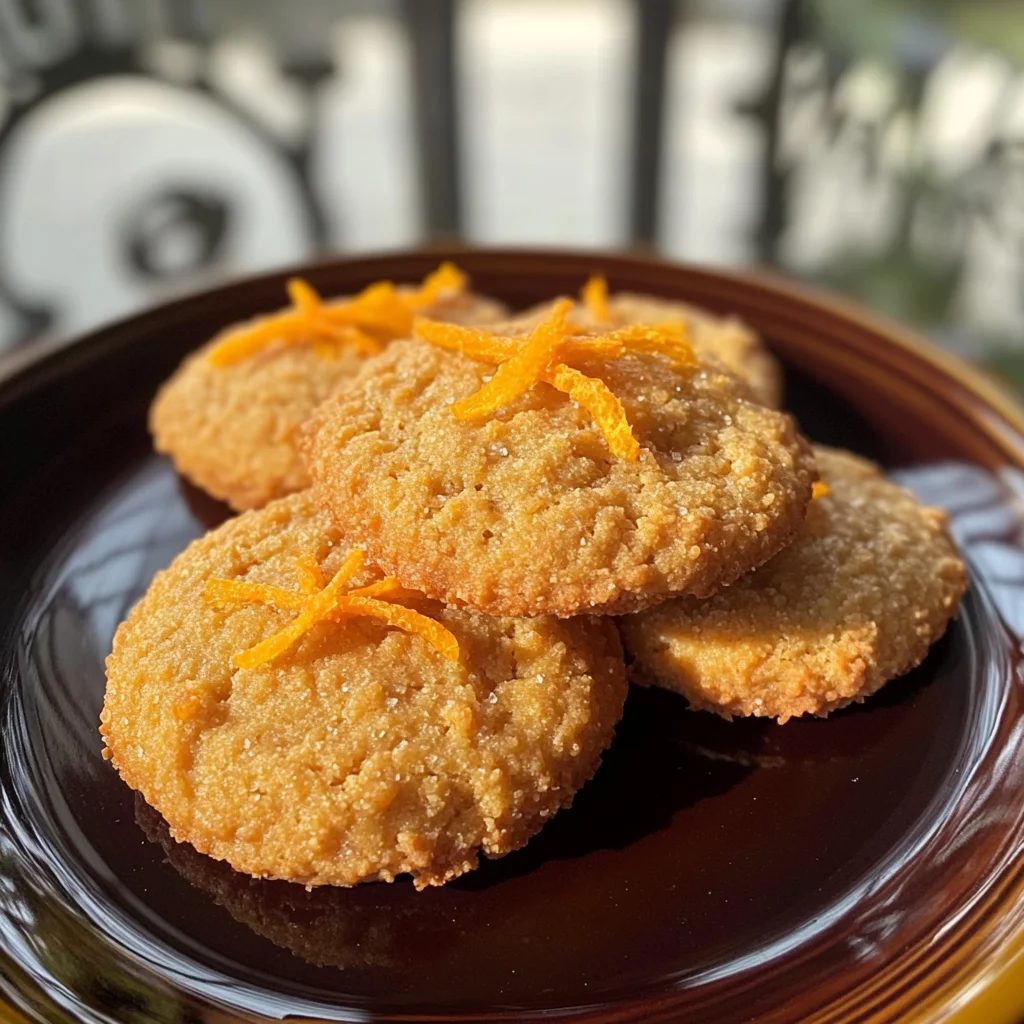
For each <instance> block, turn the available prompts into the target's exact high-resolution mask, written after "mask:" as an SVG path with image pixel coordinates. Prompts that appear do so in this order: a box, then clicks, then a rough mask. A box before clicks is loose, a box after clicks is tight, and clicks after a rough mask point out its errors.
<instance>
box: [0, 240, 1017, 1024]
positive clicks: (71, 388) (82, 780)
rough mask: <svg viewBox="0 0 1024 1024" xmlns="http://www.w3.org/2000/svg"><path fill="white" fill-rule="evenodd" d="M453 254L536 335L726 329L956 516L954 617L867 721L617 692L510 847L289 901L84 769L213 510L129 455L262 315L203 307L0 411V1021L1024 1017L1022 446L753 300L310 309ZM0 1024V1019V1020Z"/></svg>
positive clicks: (285, 893) (97, 341)
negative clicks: (415, 289)
mask: <svg viewBox="0 0 1024 1024" xmlns="http://www.w3.org/2000/svg"><path fill="white" fill-rule="evenodd" d="M448 255H453V256H454V258H455V259H456V260H457V261H458V262H459V263H460V264H461V265H462V266H463V267H465V269H466V270H468V271H469V272H470V273H471V274H472V275H473V278H474V283H475V285H476V287H478V288H479V289H480V290H481V291H483V292H485V293H489V294H493V295H497V296H499V297H501V298H504V299H506V300H507V301H509V302H510V303H511V304H512V305H514V306H519V305H525V304H527V303H531V302H534V301H537V300H540V299H543V298H546V297H550V296H551V295H554V294H556V293H559V292H574V291H575V290H577V289H578V288H579V286H580V285H581V283H582V282H583V280H584V279H585V278H586V276H587V275H588V274H589V273H590V272H591V271H592V270H595V269H603V270H604V271H605V272H606V273H607V274H608V276H609V278H610V282H611V285H612V286H613V287H614V288H630V289H634V290H640V291H649V292H652V293H655V294H660V295H665V296H670V297H680V298H685V299H688V300H692V301H695V302H698V303H702V304H706V305H708V306H710V307H712V308H716V309H719V310H722V311H731V312H736V313H738V314H739V315H741V316H742V317H744V318H745V319H746V320H748V321H749V322H750V323H752V324H753V325H754V326H756V327H757V328H759V329H760V330H761V331H762V332H763V333H764V334H765V336H766V338H767V339H768V340H769V342H770V344H771V345H772V347H773V348H774V350H775V351H776V352H777V354H778V355H779V356H780V357H781V358H782V360H783V361H784V363H785V365H786V371H787V390H788V400H787V404H788V406H789V407H790V408H791V409H792V410H793V411H794V412H795V413H796V414H797V416H798V417H799V419H800V421H801V423H802V426H803V428H804V429H805V431H806V432H807V433H808V434H809V435H810V436H811V437H813V438H814V439H816V440H819V441H823V442H828V443H832V444H838V445H842V446H845V447H849V448H852V449H854V450H856V451H859V452H861V453H863V454H865V455H868V456H871V457H873V458H876V459H879V460H880V461H882V462H883V463H884V464H885V465H886V466H888V467H890V468H891V469H893V470H894V471H897V472H898V474H899V475H900V476H901V478H902V479H903V480H904V481H905V482H906V483H907V484H908V485H909V486H911V487H913V488H914V489H915V490H916V491H917V492H918V493H919V494H921V495H922V496H923V497H924V498H925V499H927V500H928V501H931V502H934V503H936V504H940V505H943V506H944V507H946V508H947V509H948V510H949V511H950V513H951V516H952V525H953V529H954V531H955V533H956V536H957V538H958V540H959V542H960V544H961V546H962V547H963V548H964V550H965V553H966V555H967V556H968V558H969V560H970V563H971V572H972V587H971V591H970V593H969V595H968V597H967V599H966V601H965V604H964V607H963V610H962V612H961V614H960V616H959V618H958V619H957V621H956V622H955V623H954V624H953V626H952V627H951V629H950V631H949V633H948V634H947V636H946V637H945V638H944V639H943V640H942V641H941V642H940V643H939V644H938V645H937V646H936V647H935V649H934V650H933V651H932V653H931V655H930V656H929V658H928V660H927V661H926V662H925V664H924V665H922V666H921V667H920V668H919V669H918V670H916V671H915V672H913V673H912V674H910V675H909V676H907V677H905V678H904V679H901V680H898V681H896V682H894V683H892V684H890V685H889V686H888V687H886V689H885V690H884V691H883V692H882V693H881V694H880V695H879V696H878V697H876V698H875V699H873V700H872V701H870V702H869V703H868V704H867V705H866V706H862V707H858V708H855V709H851V710H847V711H844V712H841V713H839V714H836V715H834V716H833V717H832V718H830V719H828V720H826V721H797V722H790V723H789V724H787V725H785V726H781V727H780V726H777V725H774V724H767V723H764V722H756V721H745V722H735V723H731V724H730V723H725V722H722V721H720V720H718V719H716V718H714V717H712V716H710V715H706V714H695V713H692V712H689V711H687V710H686V709H685V705H684V702H683V701H682V700H681V699H678V698H676V697H674V696H673V695H670V694H667V693H662V692H658V691H642V690H634V692H632V693H631V695H630V698H629V701H628V704H627V708H626V714H625V718H624V720H623V722H622V724H621V726H620V727H619V732H618V738H617V740H616V743H615V745H614V746H613V748H612V750H611V751H610V752H609V753H608V755H607V756H606V758H605V763H604V765H603V766H602V768H601V770H600V772H599V774H598V776H597V777H596V778H595V779H594V780H593V782H591V783H590V784H589V785H588V786H587V787H585V789H584V790H583V791H582V792H581V793H580V795H579V796H578V798H577V801H576V804H575V805H574V807H573V808H572V809H571V810H570V811H568V812H564V813H563V814H561V815H560V816H559V817H558V818H556V819H555V820H554V821H553V822H552V823H551V824H549V825H548V826H547V827H546V828H545V830H544V831H543V832H542V833H541V835H540V836H539V837H537V838H536V839H535V840H534V841H533V842H531V843H530V845H529V846H528V847H527V848H526V849H525V850H522V851H520V852H518V853H516V854H513V855H511V856H509V857H506V858H504V859H503V860H500V861H493V862H488V863H485V864H484V865H483V867H482V868H481V869H480V870H479V871H477V872H475V873H473V874H471V875H469V876H466V877H465V878H463V879H461V880H459V881H457V882H455V883H454V884H451V885H449V886H446V887H445V888H443V889H434V890H430V891H427V892H424V893H416V892H414V891H413V889H412V887H411V885H409V884H403V883H398V884H395V885H392V886H386V885H366V886H362V887H359V888H357V889H354V890H317V891H314V892H309V893H307V892H306V891H305V890H304V889H302V888H301V887H299V886H293V885H289V884H287V883H275V882H261V881H255V880H253V879H250V878H247V877H245V876H241V875H237V874H235V873H234V872H232V871H231V870H230V869H229V868H227V867H226V866H225V865H224V864H221V863H217V862H215V861H212V860H210V859H208V858H206V857H204V856H202V855H200V854H198V853H196V852H195V851H194V850H192V849H191V848H190V847H188V846H184V845H179V844H176V843H174V842H173V841H172V840H170V839H169V837H168V835H167V831H166V826H165V825H164V823H163V822H162V820H161V819H160V817H159V816H158V815H157V814H155V812H153V811H152V810H151V809H150V808H149V807H147V806H146V805H145V804H144V803H143V802H142V801H141V800H139V799H137V798H136V797H135V796H134V794H133V793H132V792H131V791H130V790H128V789H127V788H126V787H125V786H124V785H123V784H122V783H121V782H120V781H119V780H118V778H117V776H116V774H115V773H114V772H113V771H112V770H111V768H110V767H109V766H108V765H107V764H105V763H104V762H103V761H102V760H101V758H100V748H101V744H100V740H99V736H98V734H97V731H96V729H97V716H98V714H99V710H100V707H101V704H102V698H103V686H104V674H103V659H104V657H105V656H106V654H107V652H108V651H109V649H110V642H111V638H112V635H113V632H114V629H115V628H116V626H117V624H118V622H119V621H120V620H121V619H122V618H123V617H124V616H125V614H126V613H127V611H128V609H129V608H130V607H131V605H132V603H133V602H134V601H135V600H137V599H138V597H139V596H140V595H141V594H142V593H143V591H144V590H145V589H146V587H147V586H148V584H149V581H150V579H151V578H152V576H153V574H154V572H155V571H156V570H157V569H159V568H161V567H163V566H165V565H166V564H168V562H169V561H170V560H171V559H172V558H173V556H174V555H175V554H176V553H177V552H179V551H180V550H181V549H182V548H183V547H184V546H185V545H186V544H187V543H188V542H189V541H190V540H191V539H192V538H193V537H196V536H198V535H199V534H200V533H202V532H203V531H204V530H205V529H208V528H209V527H211V526H213V525H216V523H218V522H219V521H221V520H222V519H223V518H224V516H225V514H226V510H225V509H224V508H223V507H222V506H219V505H217V504H216V503H214V502H212V501H210V500H209V499H207V498H205V497H204V496H203V495H202V494H200V493H199V492H197V491H195V490H194V489H192V488H190V487H188V486H187V485H184V484H183V483H182V482H180V481H179V480H178V479H177V477H176V476H175V475H174V473H173V471H172V470H171V469H170V467H169V465H168V464H167V463H166V462H164V461H163V460H162V459H159V458H156V457H155V456H154V455H152V454H151V452H150V447H149V441H148V438H147V435H146V431H145V412H146V407H147V405H148V403H149V401H150V399H151V397H152V394H153V391H154V389H155V388H156V386H157V385H158V384H159V383H160V381H161V380H163V379H164V378H165V377H166V376H167V375H168V374H169V373H170V371H171V370H172V369H173V367H174V366H175V365H176V363H177V362H178V361H179V360H180V358H181V357H182V356H183V355H184V353H185V352H186V351H188V350H189V349H191V348H193V347H195V346H197V345H198V344H200V343H201V342H203V341H204V340H205V339H206V338H207V337H208V336H209V335H210V334H212V333H213V331H214V330H215V329H217V328H219V327H220V326H222V325H223V324H225V323H227V322H230V321H232V320H235V319H239V318H242V317H245V316H249V315H251V314H254V313H257V312H263V311H266V310H271V309H273V308H276V307H278V306H280V305H281V303H282V296H283V287H282V283H283V280H284V277H285V276H286V275H275V276H270V277H265V278H261V279H259V280H255V281H249V282H245V283H241V284H237V285H233V286H229V287H226V288H223V289H220V290H218V291H216V292H211V293H207V294H205V295H202V296H199V297H197V298H195V299H191V300H187V301H184V302H179V303H175V304H173V305H170V306H167V307H164V308H162V309H159V310H156V311H154V312H152V313H148V314H146V315H144V316H141V317H138V318H136V319H134V320H131V321H127V322H125V323H122V324H119V325H116V326H114V327H112V328H109V329H107V330H104V331H102V332H99V333H97V334H94V335H92V336H90V337H88V338H86V339H84V340H82V341H79V342H77V343H76V344H74V345H73V346H70V347H68V348H66V349H64V350H62V351H59V352H55V353H52V354H50V355H48V356H46V357H44V358H42V359H39V360H35V361H33V362H31V363H28V364H27V365H24V366H22V367H20V368H19V369H18V372H15V373H11V374H9V375H8V376H7V378H6V379H5V380H3V381H2V382H0V446H2V449H3V455H2V463H0V472H2V485H0V523H2V530H0V586H2V600H3V604H2V610H0V658H2V662H0V670H2V680H0V686H2V691H0V729H2V740H0V748H2V752H0V758H2V762H0V990H2V993H3V997H4V998H5V999H6V1001H7V1004H8V1006H9V1009H8V1010H7V1011H6V1012H7V1015H9V1016H11V1017H12V1018H13V1019H20V1018H26V1019H30V1020H36V1019H38V1020H49V1021H55V1020H65V1019H67V1020H78V1019H86V1020H90V1021H161V1022H163V1021H167V1022H171V1021H174V1022H178V1021H181V1022H185V1021H190V1022H191V1021H207V1020H208V1021H229V1020H252V1019H262V1017H264V1016H265V1017H269V1018H281V1017H285V1016H292V1017H298V1018H313V1019H328V1020H367V1019H384V1020H437V1019H444V1020H467V1021H468V1020H471V1021H482V1020H521V1019H525V1018H530V1017H537V1018H541V1017H542V1018H543V1019H544V1020H545V1021H552V1020H580V1021H583V1020H589V1021H607V1022H612V1021H616V1022H620V1021H632V1020H646V1021H669V1020H685V1021H688V1022H700V1021H707V1022H733V1021H738V1020H744V1021H758V1022H782V1021H793V1020H812V1021H826V1020H828V1021H843V1022H853V1021H879V1022H880V1021H896V1020H946V1019H957V1020H961V1021H970V1022H974V1021H977V1022H978V1024H1000V1022H1007V1024H1009V1022H1014V1021H1020V1020H1024V865H1022V858H1021V850H1022V843H1024V785H1022V783H1024V688H1022V682H1021V664H1020V642H1021V638H1022V634H1024V511H1022V506H1021V504H1020V500H1021V499H1020V497H1019V495H1021V494H1024V472H1022V471H1024V424H1022V421H1021V418H1020V416H1019V414H1018V413H1017V411H1016V410H1015V408H1014V407H1013V406H1012V405H1011V404H1010V403H1009V402H1007V401H1006V400H1005V399H1004V398H1003V397H1002V396H1001V394H1000V393H999V392H998V391H997V390H996V389H995V388H993V387H992V386H991V385H989V384H987V383H986V382H985V381H984V380H983V379H982V378H981V377H980V376H978V375H977V374H976V373H974V372H972V371H968V370H967V369H966V368H964V367H962V366H960V364H957V363H955V362H953V361H952V360H950V359H949V358H948V357H946V356H943V355H941V354H939V353H937V352H935V351H934V350H932V349H930V348H928V347H927V346H924V345H923V344H922V343H920V342H918V341H916V340H914V339H912V338H908V337H906V336H904V335H903V334H902V333H901V332H900V331H899V330H898V329H895V328H893V327H891V326H890V325H884V324H879V323H878V322H876V321H874V320H870V319H868V318H865V317H864V316H863V315H862V314H861V313H860V312H859V311H857V310H854V309H850V308H848V307H845V306H842V305H840V304H838V303H835V302H832V301H831V300H823V299H821V298H817V297H813V296H807V295H805V294H803V293H801V292H798V291H796V290H794V289H793V288H792V287H791V286H787V285H784V284H780V283H778V282H773V281H770V280H767V279H763V278H739V277H731V276H727V275H719V274H714V273H709V272H705V271H697V270H693V269H686V268H681V267H674V266H669V265H665V264H660V263H654V262H649V261H644V260H640V259H629V258H624V257H607V258H606V257H597V256H593V255H586V254H572V253H566V254H555V253H548V252H541V253H526V252H484V253H480V252H457V253H453V254H449V253H436V252H435V253H423V254H408V255H402V256H396V257H382V258H378V259H370V260H360V261H345V262H337V263H331V264H325V265H322V266H317V267H314V268H310V269H309V270H308V272H307V273H306V276H308V278H309V279H310V280H311V281H312V283H313V284H315V285H316V286H318V287H319V288H320V289H322V290H323V291H325V292H327V293H328V294H331V293H345V292H351V291H354V290H356V289H357V288H359V287H361V286H362V285H364V284H366V283H368V282H369V281H372V280H375V279H379V278H381V277H390V278H393V279H396V280H403V281H405V280H414V279H418V278H420V277H422V276H423V274H424V273H425V272H426V271H427V270H429V269H430V268H432V267H433V266H434V265H436V263H437V262H438V260H439V258H441V257H443V256H448ZM3 1016H4V1011H3V1010H2V1009H0V1018H2V1017H3Z"/></svg>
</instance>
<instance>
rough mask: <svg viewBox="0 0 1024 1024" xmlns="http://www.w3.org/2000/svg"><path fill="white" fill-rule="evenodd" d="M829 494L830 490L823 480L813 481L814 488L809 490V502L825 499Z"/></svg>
mask: <svg viewBox="0 0 1024 1024" xmlns="http://www.w3.org/2000/svg"><path fill="white" fill-rule="evenodd" d="M831 493H832V488H831V487H829V485H828V484H827V483H825V481H824V480H815V481H814V486H813V487H812V488H811V501H817V500H818V499H819V498H827V497H828V496H829V495H830V494H831Z"/></svg>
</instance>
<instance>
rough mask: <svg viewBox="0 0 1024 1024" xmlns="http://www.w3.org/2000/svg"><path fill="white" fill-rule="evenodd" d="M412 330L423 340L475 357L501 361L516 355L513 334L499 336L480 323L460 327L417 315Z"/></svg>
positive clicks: (488, 360) (489, 361)
mask: <svg viewBox="0 0 1024 1024" xmlns="http://www.w3.org/2000/svg"><path fill="white" fill-rule="evenodd" d="M412 330H413V334H415V335H416V337H417V338H421V339H422V340H423V341H429V342H430V344H431V345H436V346H437V347H438V348H446V349H449V350H451V351H452V352H462V353H463V354H464V355H467V356H470V357H472V358H473V359H482V360H484V361H485V362H488V363H500V362H502V361H503V360H505V359H511V358H512V356H513V355H515V351H516V349H515V342H514V341H513V340H512V339H511V338H499V337H498V336H497V335H495V334H491V332H490V331H484V330H481V329H480V328H477V327H460V326H458V325H457V324H445V323H441V322H439V321H437V320H425V319H423V318H422V317H417V318H416V319H415V320H414V321H413V325H412Z"/></svg>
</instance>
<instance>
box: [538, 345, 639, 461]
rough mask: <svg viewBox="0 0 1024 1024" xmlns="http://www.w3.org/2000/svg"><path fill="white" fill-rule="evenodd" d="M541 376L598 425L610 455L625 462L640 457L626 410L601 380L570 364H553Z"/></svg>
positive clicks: (637, 443)
mask: <svg viewBox="0 0 1024 1024" xmlns="http://www.w3.org/2000/svg"><path fill="white" fill-rule="evenodd" d="M544 379H545V380H546V381H547V382H548V383H549V384H551V385H553V386H554V387H556V388H558V390H559V391H563V392H565V394H567V395H568V396H569V397H570V398H571V399H572V400H573V401H574V402H579V404H580V405H581V406H582V407H583V408H584V409H586V410H587V412H589V413H590V415H591V416H593V417H594V421H595V422H596V423H598V424H600V427H601V432H602V433H603V434H604V437H605V440H606V441H607V442H608V447H609V448H610V449H611V452H612V455H617V456H618V457H619V458H620V459H625V460H626V461H627V462H636V460H637V459H638V458H639V457H640V443H639V442H638V441H637V439H636V438H635V437H634V436H633V428H632V427H630V425H629V420H627V419H626V410H625V409H623V408H622V403H621V402H620V401H619V400H618V399H617V398H616V397H615V395H614V394H613V393H612V391H611V389H610V388H609V387H608V385H607V384H605V382H604V381H603V380H598V379H596V378H594V377H587V376H586V375H585V374H582V373H580V371H579V370H574V369H572V367H570V366H565V365H564V364H559V365H557V366H553V367H552V368H551V370H550V371H548V372H547V373H546V374H545V375H544Z"/></svg>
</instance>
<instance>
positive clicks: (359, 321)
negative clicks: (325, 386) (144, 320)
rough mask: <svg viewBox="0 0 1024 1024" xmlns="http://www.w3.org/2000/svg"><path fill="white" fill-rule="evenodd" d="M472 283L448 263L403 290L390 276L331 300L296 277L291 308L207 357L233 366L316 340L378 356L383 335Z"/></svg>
mask: <svg viewBox="0 0 1024 1024" xmlns="http://www.w3.org/2000/svg"><path fill="white" fill-rule="evenodd" d="M467 284H468V278H467V277H466V275H465V274H464V273H462V271H461V270H459V269H458V267H456V266H454V264H451V263H442V264H441V266H440V267H438V269H437V270H435V271H434V272H433V273H432V274H429V275H428V276H427V277H426V278H425V279H424V281H423V283H422V284H421V285H420V287H418V288H415V289H411V290H406V291H400V290H399V289H397V288H396V287H395V286H394V285H393V284H392V283H391V282H390V281H380V282H378V283H376V284H371V285H369V287H367V288H364V289H363V290H362V291H361V292H360V293H359V294H358V295H356V296H355V298H353V299H350V300H348V301H347V302H329V303H325V302H324V301H323V299H322V298H321V297H320V295H319V294H318V293H317V291H316V289H315V288H313V287H312V285H310V284H309V283H307V282H306V281H303V280H301V279H299V278H293V279H292V280H290V281H289V282H288V286H287V287H288V297H289V299H290V300H291V303H292V308H291V309H287V310H283V311H282V312H280V313H275V314H272V315H271V316H267V317H261V318H260V319H258V320H255V321H254V322H252V323H251V324H248V325H245V326H243V327H239V328H238V329H237V330H233V331H230V332H229V333H228V334H227V335H226V336H224V337H223V338H222V339H221V340H220V341H219V342H218V343H217V344H216V345H214V346H213V348H212V349H211V350H210V352H209V354H208V356H207V358H208V359H209V362H210V363H211V364H212V365H213V366H218V367H224V366H231V365H233V364H234V363H238V362H241V361H242V360H244V359H247V358H249V357H250V356H252V355H255V354H256V353H257V352H260V351H262V350H263V349H265V348H267V347H268V346H270V345H273V344H280V345H286V346H287V345H312V346H313V347H314V351H315V352H316V354H317V355H318V356H321V357H323V358H336V357H337V355H338V353H339V351H340V350H341V349H342V348H343V347H350V348H354V349H355V350H356V351H357V352H360V353H362V354H363V355H374V354H375V353H377V352H380V351H381V349H382V347H383V345H382V340H384V341H389V340H391V339H393V338H400V337H404V336H406V335H408V334H409V333H410V331H411V330H412V323H413V315H414V313H415V312H416V311H417V310H422V309H426V308H429V307H430V306H432V305H434V304H435V303H436V302H438V301H440V300H441V299H442V298H445V297H447V296H449V295H453V294H458V293H459V292H461V291H463V290H464V289H465V287H466V285H467ZM375 335H379V336H380V337H377V336H375Z"/></svg>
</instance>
